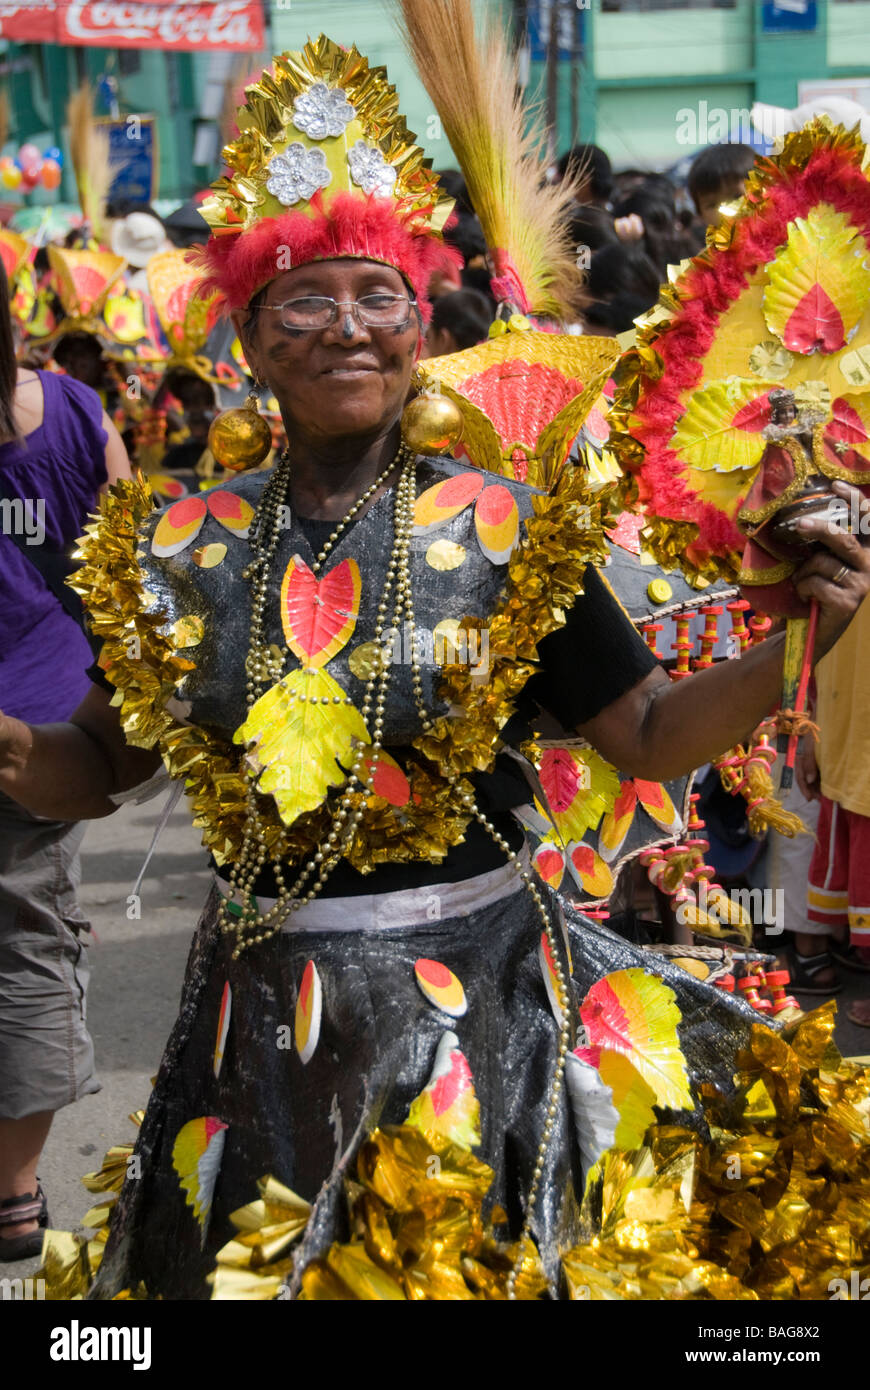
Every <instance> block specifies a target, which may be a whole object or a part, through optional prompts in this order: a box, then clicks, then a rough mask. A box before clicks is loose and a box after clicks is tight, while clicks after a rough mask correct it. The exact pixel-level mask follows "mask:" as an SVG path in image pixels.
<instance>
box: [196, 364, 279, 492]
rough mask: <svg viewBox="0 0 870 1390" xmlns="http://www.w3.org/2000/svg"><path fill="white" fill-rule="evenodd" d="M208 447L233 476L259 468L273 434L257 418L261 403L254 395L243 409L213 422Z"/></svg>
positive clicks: (250, 395) (269, 448) (263, 420)
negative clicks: (247, 469)
mask: <svg viewBox="0 0 870 1390" xmlns="http://www.w3.org/2000/svg"><path fill="white" fill-rule="evenodd" d="M260 384H261V383H260V382H257V383H256V385H257V386H260ZM208 447H209V448H210V449H211V451H212V453H213V454H214V456H215V458H216V459H217V461H218V463H219V464H221V466H222V467H223V468H229V469H230V471H231V472H233V473H242V472H244V470H245V469H246V468H258V467H259V465H260V464H261V463H263V462H264V461H265V460H266V459H267V458H268V457H269V451H270V450H271V448H272V431H271V429H270V428H269V422H268V420H265V419H264V418H263V416H262V415H261V414H260V401H259V398H258V397H257V394H256V392H255V391H251V392H250V394H249V396H248V399H247V400H246V401H245V404H244V405H243V406H239V407H237V408H236V409H235V410H225V411H224V412H223V414H221V415H219V416H218V417H217V419H216V420H215V421H213V423H212V426H211V429H210V430H209V432H208Z"/></svg>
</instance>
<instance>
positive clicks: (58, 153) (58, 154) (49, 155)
mask: <svg viewBox="0 0 870 1390" xmlns="http://www.w3.org/2000/svg"><path fill="white" fill-rule="evenodd" d="M43 158H44V159H51V160H53V161H54V163H55V164H56V165H57V167H58V168H59V169H62V168H63V150H60V149H58V147H57V145H52V146H51V147H50V148H49V149H47V150H46V151H45V154H44V156H43Z"/></svg>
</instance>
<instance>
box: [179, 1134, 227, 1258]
mask: <svg viewBox="0 0 870 1390" xmlns="http://www.w3.org/2000/svg"><path fill="white" fill-rule="evenodd" d="M226 1129H227V1126H226V1125H225V1124H224V1122H223V1120H218V1119H215V1117H214V1115H200V1116H199V1118H198V1119H195V1120H189V1121H188V1123H187V1124H186V1125H184V1126H183V1127H182V1128H181V1129H180V1130H179V1131H178V1134H177V1135H176V1138H175V1143H174V1144H173V1146H172V1166H173V1168H174V1169H175V1171H176V1173H177V1174H178V1176H179V1179H180V1181H181V1186H182V1187H183V1188H184V1191H185V1192H186V1193H187V1197H186V1199H185V1200H186V1202H187V1205H188V1206H189V1207H193V1214H194V1216H195V1217H196V1219H197V1221H198V1222H199V1226H200V1231H201V1232H202V1242H203V1244H205V1238H206V1234H207V1231H208V1222H209V1217H210V1216H211V1203H212V1197H213V1196H214V1189H215V1183H216V1182H217V1179H218V1173H219V1172H220V1167H221V1159H222V1158H223V1152H224V1140H225V1138H226Z"/></svg>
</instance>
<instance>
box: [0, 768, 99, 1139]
mask: <svg viewBox="0 0 870 1390" xmlns="http://www.w3.org/2000/svg"><path fill="white" fill-rule="evenodd" d="M84 832H85V826H84V824H82V823H78V824H76V823H70V822H68V821H64V822H61V821H49V820H39V819H37V818H36V817H34V816H31V815H30V814H29V812H27V811H25V810H24V809H23V807H21V806H18V805H17V803H16V802H14V801H10V800H9V798H8V797H6V796H3V795H2V793H0V1119H12V1120H16V1119H21V1118H22V1117H23V1116H25V1115H32V1114H34V1113H36V1112H37V1111H40V1110H59V1109H60V1108H61V1106H64V1105H69V1104H71V1102H72V1101H74V1100H79V1099H80V1097H81V1096H85V1095H89V1094H90V1093H91V1092H94V1091H98V1090H99V1089H100V1087H99V1083H98V1082H97V1080H96V1077H95V1075H94V1048H93V1043H92V1042H91V1038H90V1035H89V1033H88V1030H87V1024H86V1017H87V1009H86V1002H87V986H88V977H89V974H90V971H89V968H88V959H87V944H88V941H89V933H90V926H89V924H88V922H87V921H86V920H85V917H84V915H83V913H82V911H81V908H80V907H79V905H78V902H77V901H76V891H77V889H78V885H79V881H80V877H81V869H80V863H79V847H80V845H81V842H82V836H83V835H84Z"/></svg>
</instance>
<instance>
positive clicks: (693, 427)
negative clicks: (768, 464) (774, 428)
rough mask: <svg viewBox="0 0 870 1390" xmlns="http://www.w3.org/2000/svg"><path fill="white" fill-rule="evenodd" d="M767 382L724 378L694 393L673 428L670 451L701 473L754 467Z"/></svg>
mask: <svg viewBox="0 0 870 1390" xmlns="http://www.w3.org/2000/svg"><path fill="white" fill-rule="evenodd" d="M771 385H772V383H770V384H768V385H767V386H762V385H761V384H760V383H758V382H755V381H741V380H739V378H737V377H730V378H729V380H728V381H714V382H711V384H710V385H709V386H703V387H701V388H700V389H699V390H698V391H695V392H694V393H693V394H692V398H691V400H690V401H689V406H688V409H687V411H686V413H685V415H684V416H683V418H682V419H681V420H680V422H679V424H678V425H677V427H676V429H675V431H674V437H673V447H674V449H675V450H676V452H677V453H678V454H679V455H680V457H681V458H684V459H685V460H686V463H687V464H688V465H689V467H690V468H701V469H703V470H705V471H706V470H707V469H710V468H713V469H715V470H716V472H717V473H731V472H733V470H734V469H744V470H745V469H752V468H757V467H758V465H759V463H760V462H761V455H762V454H763V453H764V449H765V445H766V444H767V440H766V439H765V438H764V435H763V434H762V433H761V431H762V430H763V429H764V427H765V425H767V424H768V423H769V421H770V406H769V403H768V399H767V393H768V391H769V390H770V386H771Z"/></svg>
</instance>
